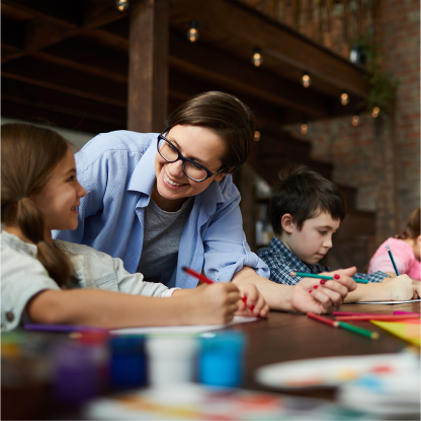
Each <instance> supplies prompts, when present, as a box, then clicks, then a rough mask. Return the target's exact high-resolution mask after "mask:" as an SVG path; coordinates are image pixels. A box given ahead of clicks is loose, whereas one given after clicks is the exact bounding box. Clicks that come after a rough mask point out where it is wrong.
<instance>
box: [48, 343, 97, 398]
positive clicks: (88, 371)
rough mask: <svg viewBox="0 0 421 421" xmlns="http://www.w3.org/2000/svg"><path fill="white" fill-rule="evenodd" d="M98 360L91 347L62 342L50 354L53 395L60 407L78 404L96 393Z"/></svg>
mask: <svg viewBox="0 0 421 421" xmlns="http://www.w3.org/2000/svg"><path fill="white" fill-rule="evenodd" d="M99 377H100V376H99V367H98V359H97V357H96V355H95V349H94V348H93V347H89V346H84V345H80V344H78V343H76V342H69V343H62V344H60V345H58V346H57V347H56V348H55V349H54V353H53V384H52V386H53V395H54V397H55V398H56V399H57V401H58V402H59V403H60V404H64V405H78V404H81V403H83V402H84V401H86V400H87V399H90V398H92V397H94V396H96V395H97V394H98V391H99Z"/></svg>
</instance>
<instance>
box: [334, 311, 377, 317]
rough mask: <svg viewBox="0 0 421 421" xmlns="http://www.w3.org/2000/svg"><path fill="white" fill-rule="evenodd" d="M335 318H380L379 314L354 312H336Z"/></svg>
mask: <svg viewBox="0 0 421 421" xmlns="http://www.w3.org/2000/svg"><path fill="white" fill-rule="evenodd" d="M332 314H333V315H334V316H378V315H379V313H358V312H352V311H334V312H333V313H332Z"/></svg>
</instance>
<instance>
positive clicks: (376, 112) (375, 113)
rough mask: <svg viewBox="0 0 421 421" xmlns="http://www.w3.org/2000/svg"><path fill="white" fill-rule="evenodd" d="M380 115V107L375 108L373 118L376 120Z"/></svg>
mask: <svg viewBox="0 0 421 421" xmlns="http://www.w3.org/2000/svg"><path fill="white" fill-rule="evenodd" d="M379 113H380V108H379V107H374V108H373V111H372V112H371V117H373V118H376V117H377V116H378V115H379Z"/></svg>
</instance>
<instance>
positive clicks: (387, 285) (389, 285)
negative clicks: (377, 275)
mask: <svg viewBox="0 0 421 421" xmlns="http://www.w3.org/2000/svg"><path fill="white" fill-rule="evenodd" d="M415 282H418V285H416V284H415ZM419 283H420V282H419V281H413V280H412V279H411V278H410V277H409V276H408V275H400V276H396V277H395V278H391V279H390V281H389V280H388V282H382V283H381V284H380V285H382V287H383V288H384V289H386V290H387V291H388V292H389V294H390V298H389V299H390V300H394V301H398V300H399V301H400V300H410V299H412V298H415V296H417V297H419V294H420V286H419Z"/></svg>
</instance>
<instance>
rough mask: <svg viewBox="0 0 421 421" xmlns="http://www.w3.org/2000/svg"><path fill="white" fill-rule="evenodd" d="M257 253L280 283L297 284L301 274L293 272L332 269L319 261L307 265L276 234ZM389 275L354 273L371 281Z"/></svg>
mask: <svg viewBox="0 0 421 421" xmlns="http://www.w3.org/2000/svg"><path fill="white" fill-rule="evenodd" d="M257 254H258V255H259V257H260V258H261V259H262V260H263V261H264V262H265V263H266V264H267V265H268V266H269V269H270V278H269V279H270V280H271V281H273V282H276V283H278V284H286V285H296V284H298V282H300V281H301V279H302V278H301V277H299V276H291V275H290V273H291V272H305V273H313V274H318V273H321V272H331V271H332V269H331V268H330V267H328V266H322V265H319V264H317V263H315V264H313V265H307V264H305V263H303V262H302V261H301V260H300V259H298V257H297V256H296V255H295V254H294V253H292V252H291V251H290V250H289V249H288V248H287V247H286V246H285V245H284V243H283V242H282V241H281V240H279V239H278V238H277V237H276V236H274V237H273V238H272V240H270V243H269V246H268V247H265V248H262V249H260V250H259V251H258V252H257ZM388 276H389V275H387V274H386V273H383V272H381V271H377V272H375V273H373V274H372V275H367V274H365V273H356V274H355V275H354V277H355V278H357V279H366V280H368V281H370V282H381V281H382V280H383V279H384V278H387V277H388Z"/></svg>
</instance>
